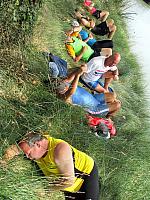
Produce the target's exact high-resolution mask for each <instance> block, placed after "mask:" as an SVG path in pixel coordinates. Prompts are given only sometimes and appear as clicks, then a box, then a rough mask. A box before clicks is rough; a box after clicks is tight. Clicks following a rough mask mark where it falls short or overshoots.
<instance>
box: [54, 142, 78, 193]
mask: <svg viewBox="0 0 150 200" xmlns="http://www.w3.org/2000/svg"><path fill="white" fill-rule="evenodd" d="M54 161H55V163H56V165H57V167H58V169H59V172H60V176H61V178H60V179H59V182H58V181H57V184H56V186H57V188H56V189H59V190H62V189H65V188H67V187H70V186H72V185H73V183H74V180H75V172H74V163H73V157H72V150H71V147H70V146H69V144H67V143H65V142H61V143H59V144H58V145H57V146H56V147H55V150H54Z"/></svg>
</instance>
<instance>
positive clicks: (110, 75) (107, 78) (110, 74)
mask: <svg viewBox="0 0 150 200" xmlns="http://www.w3.org/2000/svg"><path fill="white" fill-rule="evenodd" d="M115 75H116V72H115V73H114V72H113V71H108V72H106V73H105V74H104V75H103V77H104V78H105V83H104V88H105V90H106V91H107V92H108V87H109V84H110V83H111V82H112V80H113V79H114V77H115Z"/></svg>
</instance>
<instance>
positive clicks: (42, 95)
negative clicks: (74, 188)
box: [0, 0, 150, 200]
mask: <svg viewBox="0 0 150 200" xmlns="http://www.w3.org/2000/svg"><path fill="white" fill-rule="evenodd" d="M21 2H22V1H17V0H16V1H15V0H14V1H12V2H6V1H2V2H1V10H0V14H1V15H0V16H1V25H2V26H1V32H2V37H1V44H2V45H1V91H0V95H1V100H0V101H1V108H2V109H1V110H2V112H1V114H2V115H1V127H2V128H1V133H0V156H1V157H2V154H3V152H4V150H5V149H6V147H7V146H9V145H10V144H12V143H14V142H15V141H16V140H19V139H21V138H22V137H23V135H24V134H25V133H26V131H28V130H40V131H47V132H48V133H49V134H50V135H52V136H54V137H57V138H62V139H65V140H66V141H68V142H69V143H70V144H72V145H73V146H75V147H77V148H78V149H80V150H83V151H84V152H86V153H88V154H89V155H90V156H92V157H93V158H94V159H95V161H96V162H97V165H98V167H99V174H100V176H101V177H102V180H101V182H102V190H101V199H104V200H141V199H149V193H150V189H149V188H150V187H149V186H150V183H149V180H150V179H149V175H150V173H149V163H150V162H149V156H148V155H149V149H150V147H149V138H148V134H147V132H146V131H147V127H148V123H147V120H146V119H147V117H148V114H147V112H146V101H145V97H144V89H143V88H144V86H143V84H142V76H141V75H140V67H139V65H138V63H137V62H136V58H135V57H134V56H133V55H132V54H131V52H130V46H129V44H128V35H127V30H126V26H125V23H124V20H123V18H122V13H123V10H124V8H125V7H124V1H118V0H114V1H111V2H110V1H101V2H99V1H96V3H97V6H98V7H100V8H104V9H108V10H109V12H110V17H112V18H113V19H114V20H115V22H116V24H117V32H116V34H115V36H114V44H115V51H118V52H120V53H121V56H122V60H121V63H120V64H119V70H120V72H121V74H122V76H121V77H120V80H119V82H115V83H113V85H112V86H113V88H114V89H115V91H116V92H117V94H118V98H119V99H120V100H121V101H122V109H121V111H120V112H119V113H118V114H117V116H116V117H115V118H114V121H115V123H116V126H117V130H118V136H117V137H116V138H114V139H111V140H109V141H104V140H103V139H98V138H96V137H95V136H94V135H93V134H92V133H91V132H90V130H89V128H88V127H87V125H86V120H85V113H84V111H83V110H81V109H80V108H77V107H73V106H70V105H66V104H65V103H63V102H62V101H61V100H58V99H57V98H56V97H55V95H54V94H52V93H50V92H49V88H48V87H47V86H45V84H44V83H43V80H45V79H47V73H48V70H47V63H46V61H45V58H44V57H43V54H42V52H45V51H50V52H52V53H55V54H57V55H58V56H61V57H62V58H63V59H65V60H67V61H68V64H69V67H74V66H75V64H74V63H73V61H72V60H71V59H70V58H69V57H68V55H67V53H66V50H65V47H64V43H63V42H64V39H65V34H64V32H65V31H66V30H67V29H68V28H69V27H70V24H71V20H72V18H71V16H70V13H73V11H74V9H75V8H76V7H77V6H79V5H81V2H82V1H71V0H67V1H60V0H57V1H52V0H45V1H24V3H23V4H22V3H21ZM124 16H125V15H124ZM99 39H103V37H101V38H99ZM23 158H24V156H23V155H21V156H19V157H18V158H15V159H14V160H12V161H11V162H10V163H9V164H8V165H7V166H3V167H2V166H1V167H0V180H1V181H0V191H1V193H0V199H9V198H10V199H13V200H18V199H19V200H21V199H22V200H26V199H41V200H42V199H52V200H57V199H63V195H62V194H61V193H58V192H53V191H51V189H50V188H49V186H48V181H47V180H46V179H45V178H44V177H43V175H40V173H39V170H38V169H37V167H36V166H35V165H34V164H33V163H32V162H30V161H29V160H26V159H23Z"/></svg>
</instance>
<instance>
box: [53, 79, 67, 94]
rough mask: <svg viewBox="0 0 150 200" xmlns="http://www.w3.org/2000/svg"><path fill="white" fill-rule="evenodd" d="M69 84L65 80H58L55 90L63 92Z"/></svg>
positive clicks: (59, 92)
mask: <svg viewBox="0 0 150 200" xmlns="http://www.w3.org/2000/svg"><path fill="white" fill-rule="evenodd" d="M69 86H70V84H69V83H68V82H65V81H60V82H59V83H58V85H57V87H56V91H57V93H58V94H65V92H66V91H67V90H68V89H69Z"/></svg>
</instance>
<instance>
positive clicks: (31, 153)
mask: <svg viewBox="0 0 150 200" xmlns="http://www.w3.org/2000/svg"><path fill="white" fill-rule="evenodd" d="M19 147H20V148H21V150H22V151H23V152H24V153H25V155H26V156H27V158H29V159H31V160H38V159H40V158H42V157H43V156H44V155H45V154H46V153H47V150H48V140H47V139H46V138H45V137H44V136H43V135H41V134H40V133H39V132H34V131H31V132H28V133H27V134H26V136H25V138H24V139H23V140H21V141H20V142H19Z"/></svg>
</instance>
